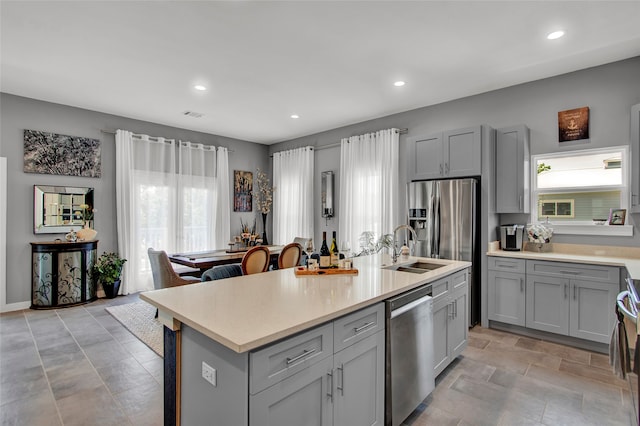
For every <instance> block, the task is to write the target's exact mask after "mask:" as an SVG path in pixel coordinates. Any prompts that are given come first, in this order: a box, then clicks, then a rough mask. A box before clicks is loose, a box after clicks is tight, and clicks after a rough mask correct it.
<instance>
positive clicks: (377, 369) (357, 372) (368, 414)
mask: <svg viewBox="0 0 640 426" xmlns="http://www.w3.org/2000/svg"><path fill="white" fill-rule="evenodd" d="M384 342H385V339H384V331H380V332H378V333H376V334H374V335H372V336H369V337H367V338H366V339H364V340H361V341H359V342H357V343H355V344H354V345H351V346H349V347H347V348H346V349H343V350H341V351H340V352H337V353H336V354H335V355H334V370H333V371H334V399H333V401H334V411H333V424H334V425H335V426H372V425H378V426H382V424H383V423H384V379H385V375H384V366H385V362H384Z"/></svg>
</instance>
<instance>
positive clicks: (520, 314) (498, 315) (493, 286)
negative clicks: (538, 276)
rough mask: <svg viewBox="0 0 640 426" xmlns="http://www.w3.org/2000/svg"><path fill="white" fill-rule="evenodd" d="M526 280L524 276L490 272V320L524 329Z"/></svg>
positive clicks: (488, 292)
mask: <svg viewBox="0 0 640 426" xmlns="http://www.w3.org/2000/svg"><path fill="white" fill-rule="evenodd" d="M524 280H525V276H524V274H517V273H513V272H502V271H491V270H490V271H489V282H488V286H487V294H488V298H489V300H488V302H489V303H488V305H489V306H488V307H489V312H488V315H489V319H490V320H494V321H500V322H504V323H507V324H514V325H520V326H522V327H524V325H525V315H524V313H525V306H526V304H525V292H524V287H525V285H524Z"/></svg>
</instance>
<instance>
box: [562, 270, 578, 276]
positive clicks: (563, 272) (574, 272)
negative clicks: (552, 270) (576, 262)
mask: <svg viewBox="0 0 640 426" xmlns="http://www.w3.org/2000/svg"><path fill="white" fill-rule="evenodd" d="M560 273H561V274H573V275H580V273H581V272H580V271H560Z"/></svg>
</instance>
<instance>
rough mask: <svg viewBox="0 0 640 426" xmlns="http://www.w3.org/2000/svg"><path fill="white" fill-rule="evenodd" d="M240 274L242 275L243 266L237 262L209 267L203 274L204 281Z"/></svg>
mask: <svg viewBox="0 0 640 426" xmlns="http://www.w3.org/2000/svg"><path fill="white" fill-rule="evenodd" d="M240 275H242V267H241V266H240V265H238V264H237V263H232V264H231V265H218V266H214V267H213V268H211V269H207V270H206V271H205V272H204V273H203V274H202V281H215V280H221V279H224V278H231V277H239V276H240Z"/></svg>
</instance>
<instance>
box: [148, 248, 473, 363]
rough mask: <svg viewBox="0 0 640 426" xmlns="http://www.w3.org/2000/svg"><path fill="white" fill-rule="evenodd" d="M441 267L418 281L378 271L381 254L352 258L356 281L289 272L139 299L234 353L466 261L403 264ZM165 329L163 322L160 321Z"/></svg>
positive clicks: (404, 288) (449, 270)
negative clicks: (431, 264)
mask: <svg viewBox="0 0 640 426" xmlns="http://www.w3.org/2000/svg"><path fill="white" fill-rule="evenodd" d="M417 260H424V261H428V262H430V263H441V264H443V265H446V266H444V267H442V268H438V269H436V270H433V271H428V272H425V273H422V274H413V273H409V272H397V271H392V270H386V269H382V267H383V266H388V265H391V258H390V256H388V255H386V254H380V255H373V256H364V257H357V258H354V259H353V261H354V262H353V263H354V265H353V266H354V267H355V268H357V269H358V270H359V274H358V275H355V276H354V275H331V276H327V275H320V276H301V277H296V275H295V274H294V270H293V269H283V270H277V271H270V272H264V273H262V274H254V275H245V276H242V277H234V278H228V279H225V280H218V281H208V282H204V283H198V284H190V285H185V286H181V287H173V288H167V289H162V290H155V291H150V292H145V293H142V294H141V295H140V298H141V299H142V300H145V301H147V302H149V303H150V304H152V305H154V306H156V307H157V308H158V309H159V310H160V314H161V317H163V320H164V321H166V319H167V318H172V319H173V320H177V321H179V322H181V323H184V324H186V325H188V326H189V327H192V328H194V329H195V330H197V331H199V332H200V333H202V334H204V335H206V336H208V337H209V338H211V339H213V340H215V341H217V342H218V343H220V344H222V345H224V346H226V347H228V348H229V349H232V350H233V351H235V352H238V353H242V352H246V351H249V350H252V349H255V348H258V347H260V346H263V345H265V344H268V343H271V342H274V341H276V340H279V339H281V338H283V337H286V336H289V335H292V334H294V333H297V332H300V331H303V330H306V329H308V328H311V327H314V326H316V325H319V324H322V323H324V322H327V321H331V320H333V319H335V318H338V317H340V316H343V315H345V314H348V313H350V312H354V311H356V310H358V309H361V308H364V307H367V306H369V305H372V304H374V303H376V302H380V301H383V300H385V299H388V298H390V297H392V296H395V295H397V294H400V293H402V292H404V291H407V290H410V289H412V288H415V287H418V286H420V285H423V284H426V283H429V282H432V281H435V280H437V279H439V278H442V277H445V276H447V275H450V274H451V273H453V272H456V271H459V270H462V269H464V268H467V267H469V266H471V263H470V262H461V261H452V260H444V259H421V258H416V257H411V258H409V260H408V261H403V262H398V263H399V264H400V263H412V262H415V261H417ZM165 324H166V322H165Z"/></svg>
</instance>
